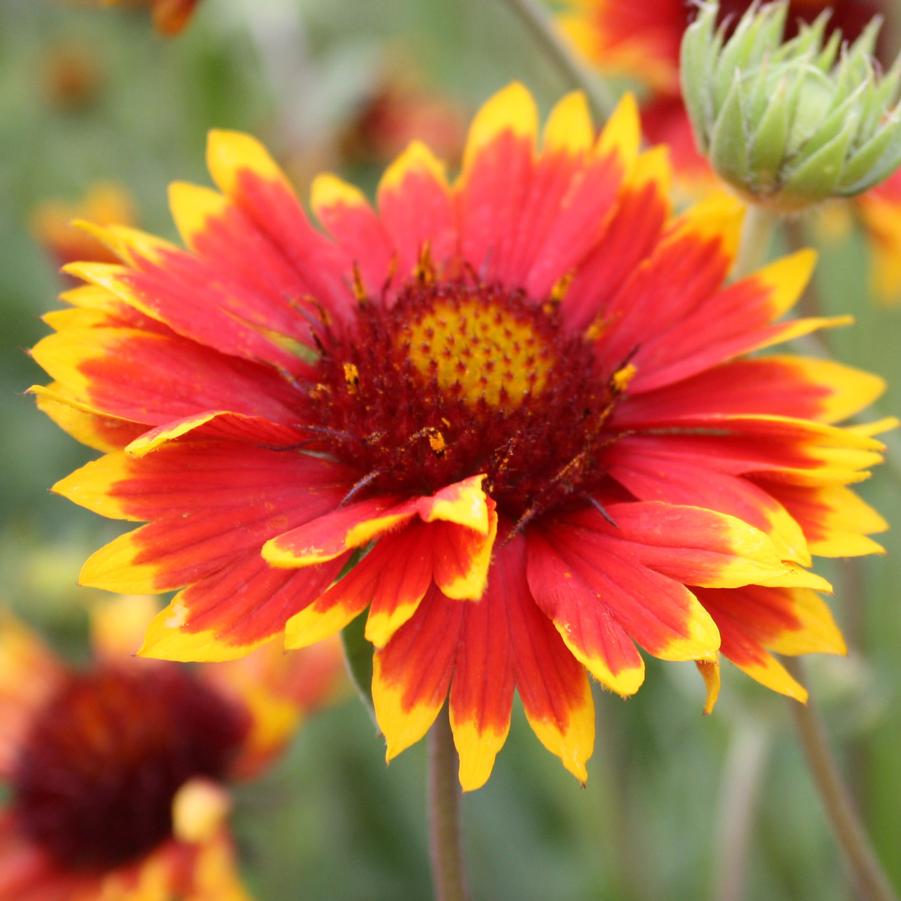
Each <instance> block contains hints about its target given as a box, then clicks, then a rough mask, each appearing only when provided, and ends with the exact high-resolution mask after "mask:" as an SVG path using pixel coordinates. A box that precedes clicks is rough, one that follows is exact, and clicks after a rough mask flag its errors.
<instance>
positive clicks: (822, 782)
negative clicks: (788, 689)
mask: <svg viewBox="0 0 901 901" xmlns="http://www.w3.org/2000/svg"><path fill="white" fill-rule="evenodd" d="M785 665H786V668H787V669H788V670H789V672H791V674H792V675H793V676H794V677H795V678H796V679H797V678H801V677H802V669H801V665H800V663H799V661H797V660H786V661H785ZM789 704H790V706H791V712H792V716H793V717H794V721H795V728H796V729H797V732H798V739H799V740H800V742H801V747H802V748H803V749H804V754H805V756H806V757H807V764H808V766H809V768H810V775H811V778H812V779H813V783H814V786H815V787H816V789H817V792H818V794H819V796H820V800H821V801H822V803H823V807H824V809H825V811H826V816H827V818H828V820H829V824H830V826H831V827H832V832H833V834H834V836H835V839H836V841H837V842H838V844H839V847H840V848H841V849H842V851H843V852H844V855H845V858H846V860H847V863H848V866H849V867H850V869H851V872H852V873H853V874H854V881H855V882H856V885H857V889H858V892H859V894H860V897H861V898H866V899H867V901H898V896H897V895H896V894H895V892H894V889H893V888H892V885H891V883H890V882H889V880H888V877H887V876H886V875H885V872H884V871H883V869H882V865H881V864H880V863H879V858H878V857H877V856H876V852H875V851H874V850H873V847H872V845H871V844H870V840H869V837H868V836H867V833H866V830H865V829H864V828H863V824H862V823H861V822H860V818H859V817H858V815H857V811H856V810H855V809H854V802H853V800H852V799H851V793H850V791H849V790H848V787H847V786H846V785H845V783H844V782H843V781H842V777H841V774H840V773H839V770H838V766H837V764H836V762H835V758H834V757H833V756H832V752H831V751H830V749H829V743H828V741H827V739H826V730H825V728H824V727H823V723H822V720H821V719H820V717H819V714H818V713H817V710H816V707H815V706H814V703H813V701H808V702H807V704H806V705H805V704H799V703H797V702H796V701H789Z"/></svg>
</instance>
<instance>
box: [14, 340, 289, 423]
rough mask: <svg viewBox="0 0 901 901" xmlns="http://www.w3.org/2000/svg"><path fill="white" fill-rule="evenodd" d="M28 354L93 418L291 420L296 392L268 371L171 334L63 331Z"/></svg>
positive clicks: (155, 421)
mask: <svg viewBox="0 0 901 901" xmlns="http://www.w3.org/2000/svg"><path fill="white" fill-rule="evenodd" d="M32 356H33V357H34V358H35V360H36V361H37V362H38V363H39V364H40V365H41V366H42V367H43V368H44V369H45V370H47V372H48V373H49V374H50V375H51V376H52V377H53V378H54V379H56V380H57V381H58V382H59V383H60V384H61V385H62V387H63V388H64V390H67V391H68V392H70V393H71V394H72V395H74V396H75V397H77V398H79V399H81V400H83V401H84V402H85V403H86V404H88V405H89V406H90V407H91V409H92V410H93V411H94V412H96V413H100V414H106V415H111V416H114V417H116V418H119V419H129V420H131V421H133V422H144V423H148V424H150V425H160V424H162V423H164V422H168V421H170V420H172V419H178V418H180V417H182V416H190V415H193V414H195V413H198V412H201V411H204V410H231V411H233V412H236V413H246V414H250V415H255V416H263V417H267V418H269V419H272V420H274V421H276V422H285V423H288V422H294V421H296V419H297V415H296V412H295V410H294V409H293V408H294V407H296V404H297V392H296V391H295V390H294V389H293V388H291V387H290V386H289V385H288V383H287V382H285V381H284V380H282V379H281V378H280V377H279V376H278V375H277V374H276V373H275V372H274V371H273V370H271V369H268V368H263V367H261V366H257V365H255V364H253V363H249V362H247V361H244V360H239V359H236V358H234V357H227V356H225V355H223V354H219V353H217V352H216V351H214V350H211V349H209V348H205V347H202V346H200V345H198V344H196V343H195V342H193V341H188V340H186V339H184V338H180V337H178V336H175V335H161V334H155V333H150V332H143V331H139V330H137V329H124V328H91V329H83V328H79V329H66V330H65V331H63V332H58V333H56V334H53V335H48V336H47V337H46V338H44V339H42V340H41V341H39V342H38V344H37V345H35V347H34V348H33V350H32Z"/></svg>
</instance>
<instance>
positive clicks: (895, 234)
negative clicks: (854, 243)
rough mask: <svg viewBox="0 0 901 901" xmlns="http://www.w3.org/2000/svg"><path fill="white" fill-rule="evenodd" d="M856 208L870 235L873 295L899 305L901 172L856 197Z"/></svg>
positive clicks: (900, 281)
mask: <svg viewBox="0 0 901 901" xmlns="http://www.w3.org/2000/svg"><path fill="white" fill-rule="evenodd" d="M854 207H855V209H856V211H857V215H858V218H859V220H860V223H861V225H862V226H863V229H864V233H865V234H866V235H867V237H868V238H869V242H868V243H869V248H870V254H871V267H872V269H871V271H872V290H873V294H874V295H875V296H876V298H877V299H879V300H881V301H882V302H883V303H885V304H887V305H890V306H897V305H898V304H899V303H901V171H899V172H896V173H895V174H894V175H892V176H891V177H890V178H888V179H887V180H886V181H884V182H883V183H882V184H881V185H879V186H877V187H876V188H874V189H873V190H872V191H868V192H867V193H866V194H862V195H861V196H860V197H858V198H856V201H855V204H854Z"/></svg>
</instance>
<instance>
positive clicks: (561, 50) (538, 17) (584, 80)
mask: <svg viewBox="0 0 901 901" xmlns="http://www.w3.org/2000/svg"><path fill="white" fill-rule="evenodd" d="M505 2H506V4H507V6H509V7H510V9H511V10H513V12H514V13H516V15H517V16H518V17H519V18H520V20H521V21H522V22H523V24H524V25H526V26H527V27H528V29H529V30H530V31H531V32H532V35H533V36H534V37H535V40H536V41H537V42H538V44H539V45H540V46H541V49H542V50H543V51H544V52H545V54H546V55H547V57H548V59H549V60H551V62H553V63H554V65H555V66H556V67H557V68H558V69H559V70H560V72H561V73H562V74H563V76H564V77H565V78H566V79H567V80H568V81H569V82H571V83H572V84H574V85H575V86H576V87H578V88H580V89H581V90H582V91H584V93H585V96H586V97H587V98H588V101H589V103H590V104H591V106H592V109H593V110H594V113H595V115H596V116H597V117H598V118H600V119H605V118H606V117H607V116H609V115H610V113H611V112H612V111H613V107H614V106H615V105H616V98H615V97H614V96H613V93H612V91H611V90H610V89H609V88H608V87H607V84H606V83H605V82H604V81H602V80H601V79H600V78H599V77H596V76H594V75H593V74H592V73H590V72H589V71H588V70H587V68H586V67H585V66H583V65H582V63H581V61H580V60H579V59H578V57H577V56H576V55H575V53H574V52H573V50H572V49H571V48H570V46H569V44H568V43H567V42H566V41H565V39H564V38H563V37H561V36H560V34H559V33H558V32H557V30H556V28H555V27H554V23H553V21H552V19H551V17H550V15H549V13H548V12H547V10H546V9H544V8H542V6H541V5H540V4H539V3H538V2H536V0H505Z"/></svg>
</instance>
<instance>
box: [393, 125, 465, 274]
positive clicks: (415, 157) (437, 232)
mask: <svg viewBox="0 0 901 901" xmlns="http://www.w3.org/2000/svg"><path fill="white" fill-rule="evenodd" d="M378 202H379V214H380V218H381V221H382V224H383V226H384V227H385V229H386V230H387V232H388V234H389V236H390V238H391V242H392V244H393V246H394V249H395V252H396V254H397V268H398V272H399V275H400V278H401V281H404V280H406V279H407V278H408V277H409V276H410V275H412V273H413V271H414V269H415V267H416V266H417V264H418V262H419V259H420V255H421V253H422V251H423V248H425V247H428V252H429V255H430V257H431V258H432V259H434V260H435V261H436V262H439V263H442V262H444V261H445V260H446V259H448V258H449V257H450V256H451V255H452V254H453V253H454V252H455V251H456V244H457V231H456V225H455V222H454V210H453V204H452V201H451V193H450V188H449V186H448V184H447V178H446V176H445V172H444V165H443V164H442V163H441V162H440V160H438V159H437V158H436V157H435V156H434V155H433V154H432V152H431V151H430V150H429V149H428V147H426V146H425V144H422V143H420V142H419V141H413V142H412V143H411V144H410V145H409V146H408V147H407V148H406V150H404V152H403V153H402V154H401V155H400V156H399V157H398V158H397V159H396V160H394V162H393V163H392V164H391V165H390V166H389V167H388V168H387V169H386V170H385V172H384V174H383V175H382V178H381V181H380V182H379V186H378Z"/></svg>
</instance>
